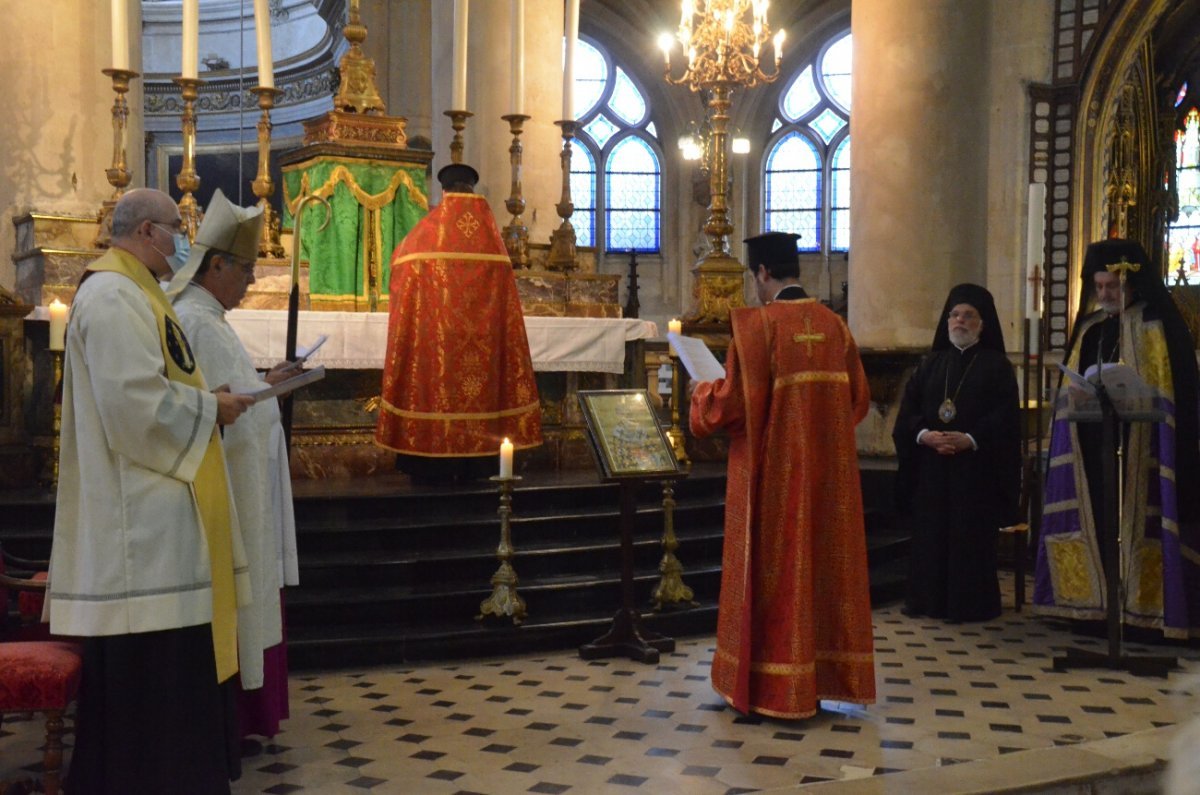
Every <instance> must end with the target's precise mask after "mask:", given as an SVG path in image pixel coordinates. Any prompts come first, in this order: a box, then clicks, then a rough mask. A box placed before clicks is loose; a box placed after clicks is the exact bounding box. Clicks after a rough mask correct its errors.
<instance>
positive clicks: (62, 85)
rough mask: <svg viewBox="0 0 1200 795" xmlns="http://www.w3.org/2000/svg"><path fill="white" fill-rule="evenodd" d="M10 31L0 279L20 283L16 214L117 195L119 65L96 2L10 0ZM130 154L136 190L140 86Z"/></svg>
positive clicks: (2, 55) (74, 208)
mask: <svg viewBox="0 0 1200 795" xmlns="http://www.w3.org/2000/svg"><path fill="white" fill-rule="evenodd" d="M129 14H130V18H129V31H130V47H131V48H132V52H131V53H130V63H131V64H132V68H133V69H135V70H137V71H141V60H142V57H141V41H140V37H139V36H138V35H137V32H138V31H140V30H141V29H142V25H141V3H130V4H129ZM4 23H5V27H6V29H7V30H8V31H9V35H8V36H7V41H6V42H5V45H4V47H2V48H0V74H3V75H4V79H3V80H0V107H3V108H4V109H5V120H4V124H2V125H0V152H3V153H4V159H3V165H2V166H0V169H2V171H0V173H2V174H3V177H2V178H0V211H2V212H3V218H0V285H2V286H4V287H9V288H11V287H12V286H13V285H14V283H15V279H16V269H15V267H14V265H13V261H12V254H13V249H14V246H15V237H14V230H13V225H12V222H11V219H12V218H13V217H14V216H16V215H20V214H24V213H26V212H28V211H30V210H36V211H38V212H49V213H62V214H69V215H96V214H97V212H98V211H99V209H100V205H101V203H102V202H103V201H104V200H105V199H106V198H108V197H109V196H110V195H112V192H113V188H112V186H110V185H109V184H108V180H107V178H106V177H105V174H104V171H105V169H107V168H108V167H109V166H111V165H112V134H111V132H110V130H111V129H112V113H111V109H112V104H113V97H114V94H113V91H112V81H111V80H110V79H109V78H108V77H106V76H105V75H103V74H101V73H100V70H101V69H105V68H108V67H109V66H111V65H112V52H111V48H112V45H111V41H112V39H111V37H110V34H109V31H110V26H111V17H110V13H109V4H108V3H100V2H96V0H56V2H55V3H54V6H53V11H50V10H49V9H48V7H47V6H46V5H45V4H42V3H7V4H5V9H4ZM126 99H127V100H128V102H129V119H128V123H127V124H128V127H127V133H126V158H127V163H128V168H129V169H130V171H132V173H133V182H132V183H131V185H130V187H136V186H138V185H144V184H145V182H146V173H145V172H146V165H145V153H144V147H143V143H142V83H141V79H140V78H139V79H137V80H134V81H133V85H132V87H131V89H130V91H129V93H128V94H127V95H126Z"/></svg>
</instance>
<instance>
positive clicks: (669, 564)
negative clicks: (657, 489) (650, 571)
mask: <svg viewBox="0 0 1200 795" xmlns="http://www.w3.org/2000/svg"><path fill="white" fill-rule="evenodd" d="M662 548H663V556H662V560H661V561H660V562H659V564H658V570H659V571H660V572H661V573H662V577H661V578H659V581H658V585H657V587H655V589H654V609H655V610H662V609H663V607H665V606H667V605H680V604H682V606H684V607H695V606H696V602H695V600H694V599H693V598H692V597H693V596H695V594H694V593H693V591H692V589H691V588H689V587H687V586H686V585H684V584H683V564H682V563H680V562H679V558H677V557H675V550H676V549H678V548H679V540H678V539H677V538H676V537H675V487H674V485H672V483H671V481H669V480H668V481H666V482H665V483H663V537H662Z"/></svg>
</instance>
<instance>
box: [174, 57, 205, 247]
mask: <svg viewBox="0 0 1200 795" xmlns="http://www.w3.org/2000/svg"><path fill="white" fill-rule="evenodd" d="M173 82H174V83H175V85H177V86H179V94H180V96H181V97H182V98H183V113H182V114H180V122H181V127H182V129H183V164H182V165H181V166H180V168H179V173H178V174H176V175H175V185H176V186H178V188H179V190H180V192H181V193H182V194H183V196H182V197H180V199H179V217H180V219H182V221H183V230H184V231H185V232H187V236H188V240H189V241H191V242H195V240H196V230H197V229H199V228H200V221H201V220H203V218H204V213H203V212H202V211H201V210H200V205H199V204H198V203H197V202H196V197H195V196H194V195H193V194H194V193H195V192H196V191H198V190H200V176H199V175H198V174H197V173H196V97H198V96H199V95H200V84H201V82H202V81H200V80H198V79H196V78H194V77H176V78H173Z"/></svg>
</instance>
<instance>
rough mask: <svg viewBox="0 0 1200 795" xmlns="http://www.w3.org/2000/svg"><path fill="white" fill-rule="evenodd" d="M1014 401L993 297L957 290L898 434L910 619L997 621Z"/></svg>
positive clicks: (1017, 455)
mask: <svg viewBox="0 0 1200 795" xmlns="http://www.w3.org/2000/svg"><path fill="white" fill-rule="evenodd" d="M1018 400H1019V398H1018V393H1017V380H1016V377H1015V376H1014V375H1013V368H1012V365H1011V364H1010V363H1009V361H1008V357H1007V355H1006V354H1005V349H1004V335H1003V334H1002V333H1001V329H1000V321H999V318H998V317H997V315H996V305H995V302H994V301H993V299H992V295H991V293H989V292H988V291H987V290H986V289H985V288H983V287H980V286H979V285H976V284H960V285H958V286H956V287H954V288H953V289H952V290H951V291H950V295H949V296H948V297H947V299H946V305H945V308H944V309H943V311H942V314H941V319H940V321H939V322H938V326H937V330H936V331H935V332H934V335H933V346H932V349H931V350H930V352H929V353H928V354H927V355H926V356H925V357H924V358H923V359H922V361H921V363H920V364H919V365H918V366H917V370H916V372H914V373H913V375H912V377H911V378H910V379H909V381H908V385H907V386H906V387H905V390H904V397H903V400H902V402H901V404H900V411H899V414H898V415H897V417H896V425H895V429H894V431H893V433H892V438H893V440H894V441H895V443H896V456H897V459H898V460H899V464H900V470H899V473H898V475H897V481H896V497H897V507H898V508H899V510H900V514H901V515H902V516H903V517H905V518H906V520H907V521H908V522H909V530H910V532H911V535H912V546H911V551H910V554H909V562H910V563H909V579H908V594H907V597H906V599H905V605H904V608H903V610H904V612H905V614H907V615H917V616H930V617H934V618H943V619H947V620H950V621H986V620H988V619H992V618H995V617H996V616H998V615H1000V585H999V580H998V578H997V574H996V544H997V538H998V532H999V529H1000V528H1001V527H1005V526H1008V525H1011V524H1015V523H1016V521H1017V517H1016V513H1017V505H1018V502H1019V491H1020V478H1021V451H1020V413H1019V411H1020V409H1019V405H1018Z"/></svg>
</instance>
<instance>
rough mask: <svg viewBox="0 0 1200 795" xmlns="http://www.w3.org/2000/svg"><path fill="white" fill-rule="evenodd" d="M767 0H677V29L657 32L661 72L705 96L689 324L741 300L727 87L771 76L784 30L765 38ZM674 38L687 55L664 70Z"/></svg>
mask: <svg viewBox="0 0 1200 795" xmlns="http://www.w3.org/2000/svg"><path fill="white" fill-rule="evenodd" d="M769 4H770V3H769V0H683V2H682V9H681V10H682V14H681V16H680V19H679V30H678V32H677V33H676V34H675V35H674V36H672V35H671V34H669V33H664V34H663V35H662V36H660V37H659V46H660V47H661V48H662V50H663V56H664V61H665V71H664V77H665V78H666V81H667V82H668V83H670V84H672V85H686V86H688V87H689V88H690V89H691V90H692V91H701V90H703V91H705V92H706V93H707V96H708V118H709V121H710V122H711V124H712V133H711V135H709V136H708V141H707V143H708V157H707V158H706V160H707V163H708V165H709V188H710V193H711V196H712V200H711V203H710V204H709V215H708V221H707V223H705V225H704V232H705V234H706V235H708V239H709V241H710V243H711V248H712V250H711V251H710V252H709V253H708V254H706V255H705V256H704V257H703V258H702V259H701V260H700V262H699V263H697V266H696V269H695V273H696V281H695V284H694V292H695V300H696V307H695V309H694V310H693V311H692V312H691V313H690V314H689V316H688V318H687V319H688V321H689V323H691V324H697V323H699V324H708V323H718V324H727V323H728V322H729V312H730V310H731V309H735V308H737V307H739V306H742V305H743V304H744V300H743V293H742V266H741V263H740V262H738V260H737V258H736V257H733V256H731V255H730V253H729V235H730V233H732V232H733V225H732V224H731V223H730V221H729V207H728V202H727V200H726V192H725V185H726V181H727V180H728V156H727V147H728V143H727V142H728V138H729V105H730V96H731V94H732V93H733V89H734V88H753V87H754V86H757V85H759V84H760V83H773V82H775V80H776V79H777V78H778V77H779V67H780V63H781V61H782V60H783V40H784V35H785V34H784V32H783V31H782V30H780V31H779V32H778V33H776V34H775V35H774V37H772V35H771V26H770V25H769V24H768V23H767V6H768V5H769ZM676 41H678V43H679V44H680V46H681V47H682V49H683V53H684V54H685V55H686V56H687V67H686V69H684V71H683V74H681V75H680V76H679V77H675V76H673V75H672V74H671V52H672V50H674V48H675V43H676ZM769 41H770V42H771V45H772V46H771V55H773V56H774V61H775V64H774V69H773V70H772V71H771V72H765V71H763V68H762V67H763V60H764V58H763V56H764V55H765V53H764V52H763V48H764V46H765V45H766V44H767V43H768V42H769Z"/></svg>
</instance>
